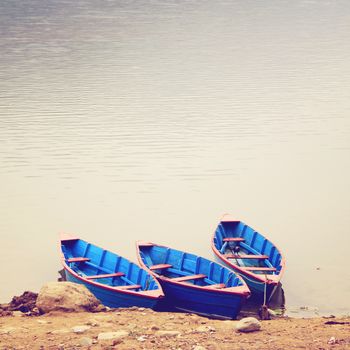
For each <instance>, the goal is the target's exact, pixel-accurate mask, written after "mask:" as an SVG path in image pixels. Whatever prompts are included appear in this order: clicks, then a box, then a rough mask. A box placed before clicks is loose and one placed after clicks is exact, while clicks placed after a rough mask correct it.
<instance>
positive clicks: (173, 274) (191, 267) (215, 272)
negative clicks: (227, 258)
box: [137, 242, 250, 319]
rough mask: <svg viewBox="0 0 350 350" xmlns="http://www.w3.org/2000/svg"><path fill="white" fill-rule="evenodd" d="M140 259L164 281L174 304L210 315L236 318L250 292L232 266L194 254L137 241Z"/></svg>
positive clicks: (165, 288) (142, 264)
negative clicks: (228, 266)
mask: <svg viewBox="0 0 350 350" xmlns="http://www.w3.org/2000/svg"><path fill="white" fill-rule="evenodd" d="M137 252H138V259H139V262H140V264H141V266H142V267H144V268H146V269H148V271H149V272H151V273H153V274H154V276H155V277H156V278H157V279H158V281H159V282H160V284H161V286H162V288H163V290H164V294H165V300H167V301H168V303H169V304H171V306H172V307H174V308H176V309H178V310H180V311H185V312H191V313H196V314H199V315H203V316H206V317H212V318H221V319H233V318H236V316H237V315H238V313H239V311H240V310H241V307H242V305H243V303H244V301H245V300H246V299H247V298H248V297H249V295H250V292H249V288H248V287H247V285H246V283H245V282H244V281H243V280H242V279H241V278H240V277H239V276H237V275H236V274H235V273H234V272H233V271H231V270H229V269H228V268H226V267H224V266H222V265H220V264H218V263H216V262H213V261H210V260H208V259H205V258H202V257H199V256H197V255H194V254H190V253H185V252H182V251H179V250H175V249H171V248H168V247H164V246H160V245H157V244H153V243H144V242H138V243H137Z"/></svg>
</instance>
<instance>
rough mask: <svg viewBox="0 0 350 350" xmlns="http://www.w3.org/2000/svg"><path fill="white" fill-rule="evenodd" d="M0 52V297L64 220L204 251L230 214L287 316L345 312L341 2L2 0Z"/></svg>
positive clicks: (120, 237)
mask: <svg viewBox="0 0 350 350" xmlns="http://www.w3.org/2000/svg"><path fill="white" fill-rule="evenodd" d="M0 52H1V55H0V164H1V168H0V184H1V197H0V213H1V220H0V244H1V251H2V253H1V255H0V266H1V267H0V271H1V277H2V279H1V280H2V283H1V285H0V302H6V301H9V299H10V298H11V297H12V296H13V295H15V294H17V295H18V294H20V293H22V292H23V291H24V290H34V291H37V290H38V289H39V288H40V286H41V285H42V284H43V283H44V282H46V281H48V280H55V279H56V278H57V271H58V270H59V269H60V264H59V253H58V234H59V232H61V231H65V232H73V233H76V234H78V235H80V236H81V237H82V238H84V239H86V240H88V241H91V242H94V243H95V244H98V245H100V246H105V247H109V248H110V249H111V250H115V251H116V252H118V253H120V254H122V255H124V256H125V257H127V258H130V259H132V260H135V245H134V242H135V240H138V239H141V240H150V241H154V242H158V243H162V244H165V245H169V246H172V247H174V248H178V249H183V250H187V251H190V252H194V253H198V254H200V255H203V256H206V257H209V258H211V257H213V255H212V252H211V249H210V245H209V240H210V236H211V234H212V232H213V230H214V229H215V227H216V225H217V223H218V221H219V219H220V217H221V216H222V215H223V214H224V213H231V214H232V215H234V216H236V217H237V218H238V219H241V220H243V221H245V222H246V223H247V224H249V225H251V226H253V227H254V228H255V229H256V230H258V231H260V232H261V233H263V234H264V235H266V236H267V237H268V238H269V239H270V240H272V241H273V242H274V243H276V244H277V245H278V246H279V247H280V249H281V250H282V251H283V252H284V254H285V256H286V260H287V272H286V275H285V276H284V278H283V284H284V289H285V293H286V299H287V307H288V309H289V311H290V312H293V310H298V309H299V308H300V307H303V306H308V307H309V308H310V310H313V311H315V310H316V311H317V310H318V312H319V313H321V314H327V313H333V314H344V313H349V312H350V303H349V300H350V272H349V271H350V269H349V246H350V232H349V227H350V215H349V212H350V199H349V198H350V184H349V179H350V2H349V1H348V0H344V1H342V0H339V1H330V0H317V1H313V0H295V1H287V0H281V1H272V0H268V1H257V0H256V1H253V0H251V1H247V0H236V1H232V0H216V1H205V0H203V1H201V0H187V1H184V0H177V1H170V0H169V1H164V0H161V1H160V0H151V1H143V0H138V1H135V0H124V1H112V0H106V1H103V0H77V1H67V0H61V1H56V0H55V1H54V0H47V1H42V0H40V1H39V0H28V1H13V0H2V1H1V2H0Z"/></svg>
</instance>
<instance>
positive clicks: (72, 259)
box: [66, 257, 90, 263]
mask: <svg viewBox="0 0 350 350" xmlns="http://www.w3.org/2000/svg"><path fill="white" fill-rule="evenodd" d="M66 261H67V262H69V263H73V262H84V261H90V259H89V258H83V257H77V258H69V259H66Z"/></svg>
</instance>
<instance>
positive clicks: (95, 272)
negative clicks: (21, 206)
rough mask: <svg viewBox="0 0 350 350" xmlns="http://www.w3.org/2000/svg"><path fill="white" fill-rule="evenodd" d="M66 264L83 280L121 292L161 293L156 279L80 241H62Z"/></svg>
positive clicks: (116, 257) (136, 266) (127, 261)
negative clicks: (156, 291)
mask: <svg viewBox="0 0 350 350" xmlns="http://www.w3.org/2000/svg"><path fill="white" fill-rule="evenodd" d="M61 247H62V253H63V255H64V259H65V262H66V264H67V265H68V266H69V267H70V268H71V269H72V270H73V271H74V272H75V273H77V274H78V275H79V276H80V277H82V278H84V279H86V280H88V281H93V282H95V283H99V284H103V285H106V286H109V287H113V288H116V289H119V290H130V291H134V292H139V291H149V290H156V289H159V286H158V284H157V283H156V281H155V279H154V277H153V276H152V275H150V274H149V273H148V272H147V271H145V270H143V269H141V268H140V267H139V266H138V265H136V264H134V263H132V262H130V261H129V260H127V259H125V258H123V257H121V256H119V255H117V254H115V253H112V252H110V251H107V250H104V249H102V248H100V247H97V246H95V245H93V244H90V243H87V242H85V241H83V240H81V239H67V240H62V241H61Z"/></svg>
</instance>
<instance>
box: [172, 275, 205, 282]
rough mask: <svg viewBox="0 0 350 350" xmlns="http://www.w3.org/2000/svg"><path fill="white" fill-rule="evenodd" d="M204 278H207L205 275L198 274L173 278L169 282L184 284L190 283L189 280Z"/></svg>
mask: <svg viewBox="0 0 350 350" xmlns="http://www.w3.org/2000/svg"><path fill="white" fill-rule="evenodd" d="M206 277H207V276H206V275H203V274H198V275H188V276H181V277H175V278H172V279H171V280H172V281H175V282H185V281H190V280H198V279H201V278H206Z"/></svg>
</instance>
